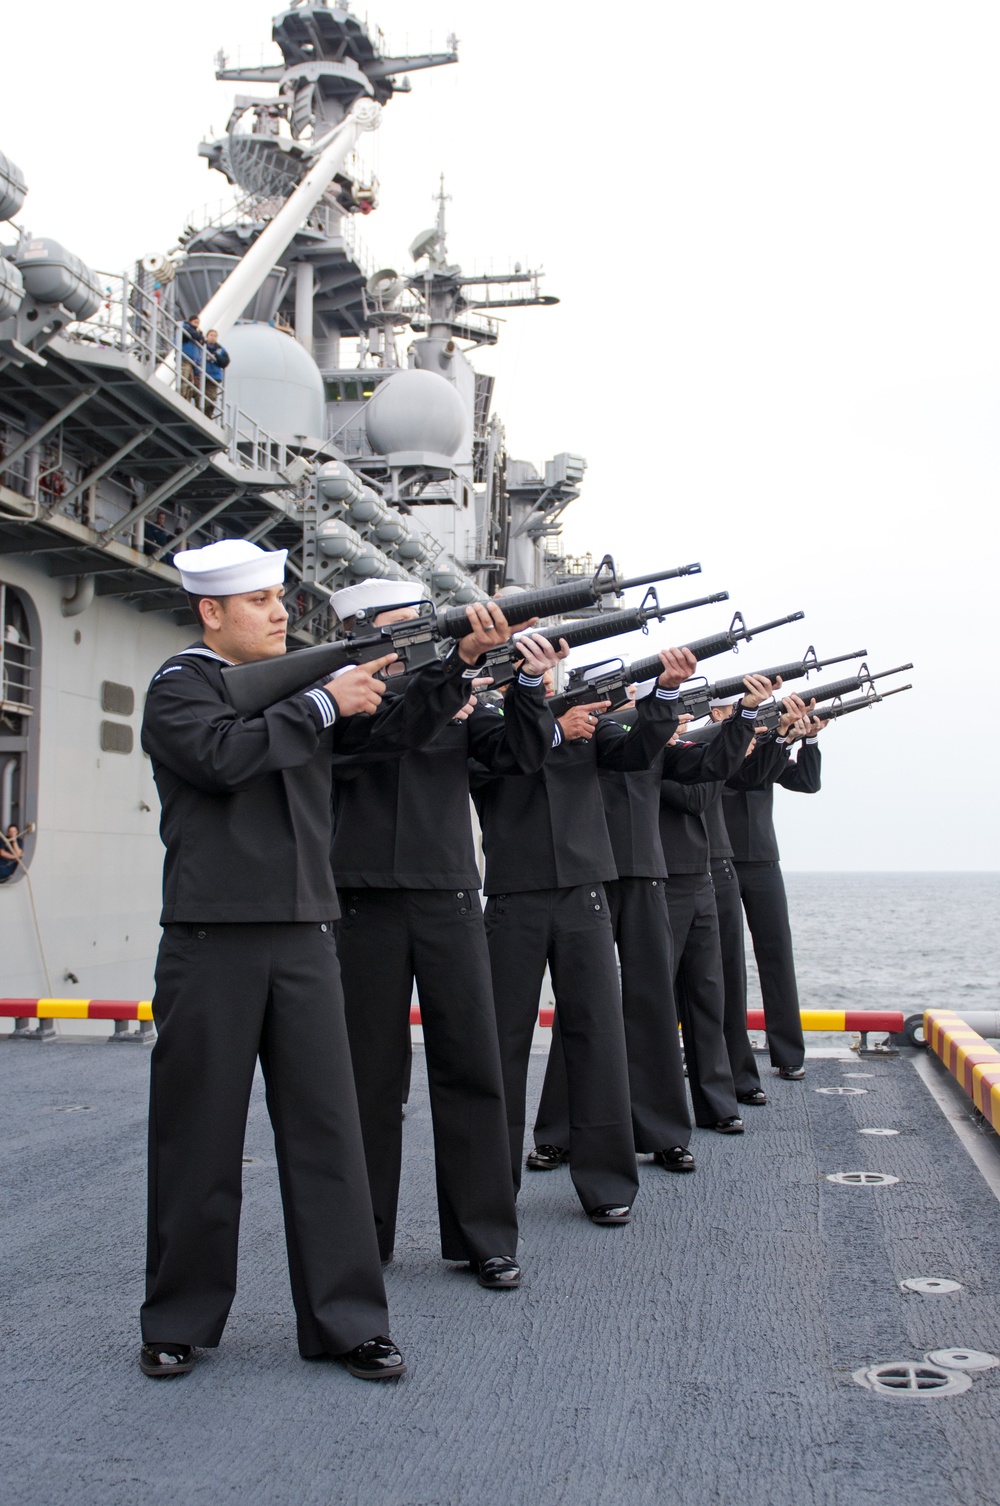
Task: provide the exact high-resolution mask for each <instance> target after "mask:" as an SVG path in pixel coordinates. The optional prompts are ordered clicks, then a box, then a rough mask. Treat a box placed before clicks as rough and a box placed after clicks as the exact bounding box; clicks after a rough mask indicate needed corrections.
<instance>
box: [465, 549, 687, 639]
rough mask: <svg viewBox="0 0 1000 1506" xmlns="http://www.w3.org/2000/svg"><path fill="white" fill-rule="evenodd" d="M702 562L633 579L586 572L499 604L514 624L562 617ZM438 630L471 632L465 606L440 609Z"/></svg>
mask: <svg viewBox="0 0 1000 1506" xmlns="http://www.w3.org/2000/svg"><path fill="white" fill-rule="evenodd" d="M700 570H701V566H700V565H678V566H676V568H674V569H672V570H655V571H654V572H653V573H652V574H651V575H637V576H635V577H634V578H633V579H631V580H617V579H616V578H615V576H614V575H601V574H600V573H598V574H597V575H592V576H587V578H586V579H585V580H581V581H568V582H567V583H566V584H565V585H562V586H543V587H541V588H540V589H539V590H537V591H522V592H519V593H518V594H517V595H516V596H504V597H501V598H500V602H499V605H500V607H501V609H502V611H503V613H504V615H505V617H506V618H507V621H508V622H509V623H511V625H512V626H517V625H518V624H519V623H522V622H529V621H530V620H531V618H532V617H560V616H562V614H563V613H564V612H579V611H582V610H583V608H584V607H594V606H597V605H599V603H600V601H601V598H602V597H603V596H608V595H610V594H614V595H616V596H620V595H621V593H622V592H623V591H627V590H628V589H629V588H630V587H631V586H645V585H654V584H655V583H656V582H657V581H660V580H673V579H675V578H676V577H677V576H679V575H696V574H697V573H698V572H699V571H700ZM437 625H438V632H439V633H440V634H441V637H442V638H464V637H465V636H466V635H467V634H468V633H471V631H472V628H471V627H470V625H469V619H468V617H467V616H466V613H465V608H464V607H449V608H447V609H446V610H445V611H443V612H439V613H438V617H437Z"/></svg>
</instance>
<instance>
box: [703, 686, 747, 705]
mask: <svg viewBox="0 0 1000 1506" xmlns="http://www.w3.org/2000/svg"><path fill="white" fill-rule="evenodd" d="M745 695H746V691H745V690H741V691H740V692H739V694H738V695H721V696H717V697H716V698H715V700H714V701H709V703H708V704H709V705H710V706H712V707H715V706H735V705H736V702H737V701H742V699H743V697H744V696H745Z"/></svg>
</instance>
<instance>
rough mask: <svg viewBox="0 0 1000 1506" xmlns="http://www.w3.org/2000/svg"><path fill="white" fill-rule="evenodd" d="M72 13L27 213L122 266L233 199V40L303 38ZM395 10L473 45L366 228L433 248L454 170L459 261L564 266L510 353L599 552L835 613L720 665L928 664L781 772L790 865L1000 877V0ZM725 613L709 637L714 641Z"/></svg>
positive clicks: (523, 450) (48, 84)
mask: <svg viewBox="0 0 1000 1506" xmlns="http://www.w3.org/2000/svg"><path fill="white" fill-rule="evenodd" d="M359 8H360V7H359ZM44 14H45V26H46V30H45V32H44V33H42V32H41V31H40V30H39V26H38V17H37V14H36V13H35V12H34V11H33V10H32V8H31V7H27V6H20V7H17V8H16V9H15V8H13V7H8V13H7V15H6V16H5V20H4V38H3V41H4V70H3V71H4V89H3V92H2V96H0V149H2V150H4V151H5V152H6V153H7V154H8V155H9V156H10V157H12V158H13V159H14V161H16V162H17V163H18V164H19V165H20V166H21V167H22V169H23V170H24V172H25V173H26V175H27V177H28V182H29V187H30V190H31V191H30V196H29V199H28V203H27V205H26V207H25V210H24V212H23V214H22V216H21V218H22V219H23V221H24V222H25V223H26V224H28V225H29V226H30V227H31V228H32V229H33V230H34V231H35V232H36V233H39V234H46V235H52V236H55V237H56V238H57V239H60V240H62V241H64V242H65V243H66V244H67V245H68V246H69V247H70V248H71V249H72V250H74V251H76V252H77V253H78V254H80V255H81V256H83V257H84V258H85V259H86V260H88V261H89V262H90V263H91V265H93V266H95V267H98V268H103V269H110V268H120V267H122V266H124V265H126V264H128V263H131V262H132V261H133V260H134V258H135V257H136V256H137V255H141V254H142V253H144V252H146V251H151V250H157V249H166V247H168V246H169V245H171V244H173V242H174V239H175V237H176V235H177V233H178V230H179V229H180V227H181V226H182V224H183V223H184V221H185V218H186V216H187V214H188V213H189V211H190V210H191V209H192V208H193V207H195V206H197V205H200V204H203V203H204V202H206V201H208V200H211V199H214V198H217V197H219V196H220V195H221V193H222V192H223V190H224V189H225V184H224V182H223V180H222V179H221V178H220V177H219V176H218V175H217V174H210V173H209V172H208V169H207V168H206V167H205V164H204V163H203V162H202V161H200V160H199V159H198V157H197V156H196V148H197V142H198V140H199V139H200V138H201V137H202V136H203V135H205V134H207V133H208V129H209V126H214V128H215V131H216V132H220V131H221V129H222V127H223V126H224V124H225V119H226V116H227V114H228V107H229V99H230V97H231V94H232V93H233V92H235V91H234V90H232V89H228V90H227V89H226V88H224V87H223V86H222V85H219V84H216V83H215V81H214V78H213V71H214V70H213V56H214V54H215V52H216V50H217V49H218V48H219V47H220V46H224V47H225V48H226V50H227V52H228V53H229V54H230V56H231V57H234V56H235V54H236V53H237V51H238V50H239V49H241V48H242V50H243V54H244V60H245V61H254V62H257V61H260V60H261V49H262V44H263V46H264V52H265V56H270V54H271V52H272V50H273V49H271V47H270V44H269V42H268V41H267V39H268V38H269V35H270V20H271V15H272V7H271V5H269V4H267V3H261V0H241V3H239V4H237V3H235V0H199V3H194V0H172V3H171V5H170V6H169V7H167V8H165V9H164V8H163V7H147V6H142V5H139V4H136V3H135V0H131V3H125V0H103V3H102V0H97V3H94V4H90V5H86V6H85V5H80V4H75V5H69V4H62V5H60V4H56V5H55V6H50V7H48V8H47V9H46V11H45V13H44ZM371 17H372V20H373V21H377V22H378V23H379V24H380V25H381V26H382V28H383V30H384V31H385V32H386V33H387V35H388V37H389V40H390V42H392V43H393V44H394V45H395V47H396V48H397V49H398V50H403V49H404V48H405V47H406V46H407V45H409V46H410V47H411V48H412V49H413V50H422V49H424V48H425V47H426V46H428V45H429V44H430V43H431V41H432V40H433V42H434V43H435V45H436V47H437V48H438V49H442V48H443V46H444V40H445V38H446V36H447V34H448V32H449V31H451V30H454V31H456V32H457V34H458V36H459V39H460V56H461V62H460V63H459V65H458V66H457V67H450V68H443V69H439V70H436V71H433V72H428V73H415V74H414V75H413V76H412V78H413V94H412V95H410V96H409V97H404V98H397V99H396V100H395V101H393V102H392V103H391V104H390V106H389V108H388V109H387V111H386V113H385V116H384V119H383V125H382V129H381V131H380V132H379V133H378V146H377V153H378V172H379V176H380V178H381V182H382V204H381V207H380V208H379V210H378V212H377V213H376V214H374V215H372V216H371V217H370V218H369V219H368V220H367V221H366V222H365V224H364V234H365V236H366V239H367V240H368V242H369V245H370V247H371V249H372V251H373V253H374V255H375V256H376V258H377V259H378V261H379V262H380V263H381V264H389V265H395V266H397V267H400V268H402V267H404V266H405V265H406V247H407V245H408V244H409V242H410V240H411V239H412V237H413V235H414V234H415V232H416V231H417V230H418V229H420V228H422V227H423V226H424V225H426V224H429V223H430V222H431V220H432V216H433V206H432V204H431V201H430V200H431V195H432V193H433V192H434V190H435V188H436V182H437V175H438V173H439V172H440V171H441V170H442V169H443V170H444V171H445V173H446V175H447V187H448V191H449V192H450V193H451V194H452V195H453V203H452V204H451V205H450V206H449V214H450V234H449V243H450V250H451V253H452V256H453V257H454V259H456V260H458V261H461V262H463V263H464V265H465V266H466V268H467V269H470V268H471V267H472V265H473V264H474V263H478V264H479V265H480V266H484V265H487V264H488V263H489V262H490V261H493V262H495V264H496V265H498V266H508V265H511V264H512V263H513V261H514V260H515V259H519V260H521V261H522V262H524V263H525V264H530V265H537V264H543V265H544V267H545V269H546V272H547V277H546V282H545V287H546V290H547V291H549V292H553V293H556V294H558V295H559V296H560V298H561V299H562V302H561V304H560V305H559V307H558V308H556V309H551V310H545V309H534V310H525V311H520V312H519V311H514V312H513V313H512V314H511V316H510V317H509V319H508V322H507V325H506V330H505V336H504V339H503V341H502V343H501V346H500V347H499V348H498V349H497V350H496V351H494V352H489V353H486V354H484V355H483V356H481V357H480V358H478V364H479V365H480V366H481V368H482V369H488V370H494V371H495V372H496V373H497V377H498V383H497V390H496V395H495V405H496V407H497V408H498V409H499V410H500V411H501V413H502V415H503V418H504V421H505V423H506V426H507V432H508V440H509V443H510V447H511V450H512V452H513V453H514V454H515V455H519V456H525V457H527V458H530V459H533V460H534V461H535V462H536V464H538V463H540V462H542V461H544V459H545V458H546V457H547V456H548V455H551V454H554V453H556V452H557V451H559V450H562V449H570V450H575V451H579V452H581V453H583V454H584V455H586V457H587V459H588V462H589V470H588V473H587V481H586V490H585V493H584V496H583V497H582V498H581V500H580V501H579V502H577V503H576V504H575V505H574V507H573V508H572V509H571V511H570V513H569V514H567V527H566V537H567V541H568V543H569V545H570V547H571V548H572V549H574V550H577V551H579V552H584V551H585V550H588V549H589V550H592V551H593V552H594V553H595V554H600V553H602V552H604V551H605V550H609V551H611V552H613V553H614V554H615V555H616V557H618V558H619V560H620V562H621V563H622V564H623V565H624V567H625V568H626V569H627V570H628V571H630V572H633V573H638V572H641V571H645V570H648V569H651V568H654V567H655V566H656V565H658V564H679V563H681V562H682V561H687V560H690V559H700V560H701V561H702V563H703V565H704V574H703V575H702V576H700V577H697V578H695V579H694V580H692V581H690V582H688V583H686V584H684V585H683V586H682V587H681V588H680V589H679V590H678V591H677V592H676V594H675V595H674V599H680V596H681V594H683V595H684V596H694V595H700V594H703V593H707V592H708V591H711V590H718V589H728V590H729V591H730V593H731V596H732V605H733V606H734V607H739V608H741V609H742V610H743V611H744V612H745V614H746V615H747V618H748V620H753V619H756V620H758V621H759V620H763V619H765V618H768V617H773V616H778V615H783V614H784V613H785V612H788V611H791V610H794V609H796V608H799V607H801V608H803V609H804V610H805V611H806V613H807V621H806V622H804V623H803V624H802V627H801V629H792V628H786V629H782V630H781V631H779V632H777V633H774V634H772V635H770V636H769V637H768V638H766V639H761V640H760V649H759V651H757V652H753V651H751V652H750V653H749V654H747V655H741V656H740V658H739V659H725V660H717V661H715V665H714V670H715V672H717V673H718V674H720V675H721V674H728V673H730V672H735V671H736V669H737V668H738V667H740V666H743V665H745V666H746V668H747V669H750V668H753V667H757V666H758V665H762V664H766V663H768V662H775V661H776V660H777V659H784V658H794V657H797V656H798V655H799V654H800V653H801V652H802V650H803V649H804V648H805V646H806V643H808V642H814V643H815V644H816V646H817V648H818V650H819V651H820V652H821V653H823V652H826V653H837V652H843V651H846V650H850V649H854V648H860V647H866V648H868V649H869V650H870V662H871V665H872V668H873V669H879V668H883V667H891V666H892V665H894V664H897V663H902V662H905V661H906V660H909V659H913V660H914V661H915V662H916V664H917V668H916V669H915V670H914V672H913V675H912V676H907V677H906V678H914V679H915V681H916V684H917V689H915V690H914V691H913V692H911V693H910V694H909V695H907V696H901V697H898V698H897V699H895V700H893V701H890V702H888V703H886V704H885V705H884V706H880V707H877V708H876V709H875V710H874V711H872V712H866V713H861V714H860V715H858V716H854V717H851V718H850V719H847V720H844V721H843V722H842V723H841V724H840V725H839V726H836V727H834V728H832V729H831V730H830V731H829V732H828V733H827V734H825V736H824V742H823V747H824V755H825V770H824V772H825V781H826V782H825V786H824V790H823V793H822V794H821V795H820V797H819V798H817V799H813V800H808V801H806V800H802V799H799V798H797V797H795V796H790V795H786V794H785V793H784V792H779V793H778V795H777V797H776V804H777V805H778V806H780V810H779V817H778V819H779V831H780V836H781V843H782V851H783V855H784V859H785V864H786V866H787V867H790V868H806V869H823V868H838V869H862V868H867V869H897V868H898V869H921V868H923V869H943V868H954V869H971V868H984V869H995V868H997V867H1000V863H998V860H997V841H998V836H1000V821H998V814H1000V813H998V804H1000V796H998V793H997V791H998V788H1000V781H998V780H997V778H996V772H995V771H996V755H995V752H994V749H995V746H996V742H997V732H998V730H1000V729H998V725H997V722H998V718H997V712H996V704H997V691H996V688H995V686H994V685H993V684H992V676H993V673H994V669H995V666H996V665H997V664H1000V649H998V645H997V643H996V642H995V632H994V629H995V624H996V619H997V612H996V605H997V596H998V593H997V585H996V573H997V526H996V522H995V511H996V504H997V495H998V483H1000V443H998V431H997V422H996V413H997V408H998V400H1000V369H998V358H997V348H998V325H1000V273H998V268H1000V254H998V253H1000V245H998V240H1000V211H998V202H997V155H998V148H997V142H998V140H1000V91H998V89H997V84H996V76H997V54H998V43H1000V9H998V8H997V7H996V5H995V4H989V3H962V0H951V3H949V4H948V5H945V4H944V3H942V0H938V3H936V4H928V3H923V0H906V3H899V0H841V3H840V4H838V5H819V4H817V3H815V0H789V3H776V0H750V3H748V0H715V3H711V0H699V3H690V0H689V3H686V4H679V3H676V0H664V3H658V4H652V3H648V0H647V3H644V4H638V5H632V6H627V7H626V6H619V7H614V6H608V5H606V4H596V3H593V0H575V3H570V0H541V3H535V4H532V5H528V4H524V3H520V0H519V3H507V4H505V5H504V6H502V7H498V6H486V5H484V4H482V3H481V0H480V3H472V0H426V3H423V4H421V5H419V6H416V5H414V4H413V3H412V0H411V3H409V4H407V3H404V0H381V3H379V4H375V3H374V0H373V5H372V9H371ZM273 51H274V56H275V57H276V56H277V52H276V50H273ZM241 87H242V88H243V90H244V91H245V92H253V91H252V89H251V87H250V86H247V85H244V86H241ZM689 588H690V589H689ZM723 615H724V614H723V611H722V609H712V610H706V611H704V612H701V613H698V614H696V615H695V616H693V617H688V618H685V619H679V620H678V621H683V622H684V625H685V629H686V631H687V633H688V634H689V635H690V636H696V635H701V634H703V633H707V632H709V631H711V630H712V629H713V628H714V627H715V626H716V625H720V626H721V625H722V617H723ZM636 643H638V644H639V647H638V649H637V650H636V651H637V652H642V651H644V649H645V647H646V640H632V643H631V645H630V646H634V645H635V644H636ZM824 678H826V676H824Z"/></svg>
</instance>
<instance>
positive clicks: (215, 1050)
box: [139, 539, 468, 1380]
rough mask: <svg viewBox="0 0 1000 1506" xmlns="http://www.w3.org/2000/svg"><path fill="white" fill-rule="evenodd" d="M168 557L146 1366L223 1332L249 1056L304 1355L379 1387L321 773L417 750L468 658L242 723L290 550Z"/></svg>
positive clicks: (278, 637) (442, 720) (388, 1360)
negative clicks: (401, 688)
mask: <svg viewBox="0 0 1000 1506" xmlns="http://www.w3.org/2000/svg"><path fill="white" fill-rule="evenodd" d="M174 564H175V565H176V566H177V568H178V570H179V571H180V575H181V581H182V584H183V586H184V589H185V590H186V591H187V592H188V593H189V600H190V601H191V604H192V608H193V610H194V611H195V612H196V613H197V616H198V619H199V622H200V625H201V630H202V635H201V641H200V642H197V643H195V644H193V645H192V646H191V647H190V648H189V649H186V650H184V651H183V652H181V653H179V654H175V655H174V656H173V657H172V658H171V659H169V660H168V661H167V663H166V664H164V665H163V667H162V668H161V669H160V670H159V671H158V673H157V674H156V675H154V677H153V681H152V684H151V685H150V688H149V693H148V696H147V700H146V707H145V712H144V715H143V724H142V746H143V748H144V749H145V751H146V752H147V753H148V754H149V756H150V758H151V760H152V765H153V775H154V778H155V780H156V786H157V791H158V793H159V796H160V802H161V805H162V815H161V821H160V834H161V837H162V839H163V842H164V845H165V846H166V856H165V860H164V874H163V911H162V915H161V923H162V925H163V939H162V941H161V943H160V950H159V955H158V958H157V963H156V991H155V995H154V998H153V1018H154V1020H155V1022H156V1029H157V1038H156V1044H155V1045H154V1047H153V1052H152V1058H151V1063H150V1100H149V1212H148V1239H147V1262H146V1300H145V1302H144V1303H143V1306H142V1315H141V1316H142V1338H143V1345H142V1348H141V1350H140V1358H139V1363H140V1367H141V1369H142V1370H143V1372H144V1373H145V1374H146V1375H149V1376H155V1377H164V1376H176V1375H183V1374H185V1373H186V1372H187V1371H189V1370H190V1369H191V1368H192V1366H193V1364H194V1361H195V1349H196V1348H201V1347H204V1348H214V1347H215V1346H216V1345H218V1343H219V1340H220V1338H221V1336H222V1331H223V1328H224V1327H225V1323H226V1318H227V1316H228V1314H229V1309H230V1306H231V1304H232V1300H233V1296H234V1294H235V1291H236V1260H237V1242H238V1236H239V1218H240V1202H241V1196H242V1172H243V1166H242V1155H243V1141H244V1134H245V1130H246V1121H247V1110H248V1106H249V1100H250V1090H251V1085H252V1083H253V1076H254V1069H255V1067H256V1063H257V1060H258V1058H259V1060H260V1063H261V1066H262V1068H263V1072H264V1080H265V1084H266V1088H267V1105H268V1112H269V1114H270V1116H271V1123H272V1125H273V1127H274V1136H275V1148H276V1151H277V1160H278V1176H279V1182H280V1186H281V1196H282V1204H283V1208H284V1215H285V1237H286V1241H287V1245H288V1265H289V1273H290V1276H291V1285H292V1297H293V1301H294V1306H295V1314H296V1321H297V1330H298V1345H299V1352H300V1354H301V1355H302V1356H303V1358H305V1359H332V1358H336V1359H338V1360H340V1361H341V1362H342V1363H343V1364H344V1365H345V1366H346V1367H347V1369H348V1370H349V1371H350V1372H351V1374H353V1375H356V1376H359V1377H361V1378H363V1379H371V1380H381V1379H392V1378H395V1377H398V1376H399V1375H401V1374H402V1373H403V1370H404V1368H405V1366H404V1362H403V1358H402V1355H401V1354H400V1353H399V1350H398V1349H397V1348H396V1346H395V1345H394V1344H393V1343H392V1341H391V1339H390V1338H389V1337H388V1336H387V1332H388V1314H387V1309H386V1300H385V1290H384V1287H383V1283H382V1272H381V1268H380V1266H379V1256H378V1242H377V1239H376V1235H375V1225H374V1220H373V1218H372V1207H371V1197H370V1194H369V1191H368V1179H367V1176H366V1173H365V1161H364V1149H363V1146H362V1141H361V1129H360V1124H359V1122H358V1109H357V1100H356V1098H355V1093H354V1078H353V1075H352V1072H351V1063H350V1056H349V1052H348V1044H347V1032H346V1028H345V1025H344V1013H343V997H342V994H341V988H340V975H339V971H338V967H337V954H336V950H335V942H334V930H333V922H334V920H335V919H336V916H337V894H336V889H335V888H334V884H333V876H332V874H331V872H330V836H331V831H330V802H331V785H332V767H331V765H332V756H333V752H334V750H335V749H339V750H340V751H342V752H357V751H358V750H360V749H362V748H364V749H366V750H367V751H368V753H370V754H373V753H376V752H377V753H378V754H379V755H382V756H396V755H398V754H399V753H402V752H403V751H405V750H406V749H407V748H409V747H414V746H419V745H420V744H421V743H423V742H426V741H429V740H430V739H431V738H432V737H434V736H435V735H436V734H437V733H438V731H440V729H441V728H442V727H443V726H445V725H446V724H447V723H448V721H450V719H451V718H452V717H453V716H454V715H455V713H456V712H457V711H458V709H459V708H460V706H461V705H462V704H463V703H464V701H465V700H466V698H467V694H468V692H467V689H466V688H465V682H464V681H463V671H464V669H465V667H466V666H465V664H464V663H463V662H462V660H461V658H460V657H459V654H460V653H461V649H460V650H459V654H456V655H453V656H452V657H451V658H449V659H447V660H445V661H442V662H440V663H439V664H435V665H432V666H430V667H428V668H427V669H426V670H424V671H422V672H421V674H420V675H418V676H416V677H415V678H414V679H413V680H412V682H411V684H410V686H409V689H408V691H407V693H406V695H405V696H402V697H398V698H395V699H394V701H393V702H392V703H389V704H383V702H382V693H383V690H384V685H383V684H382V682H381V681H379V680H377V679H375V678H373V677H374V676H375V675H376V674H377V673H378V672H379V670H381V669H383V668H385V667H386V666H387V665H388V664H390V663H391V661H392V659H393V657H394V656H393V655H388V656H386V657H384V658H382V659H377V660H374V661H372V662H371V663H369V664H366V665H365V666H363V667H362V668H355V669H352V670H350V671H349V672H348V673H346V674H343V675H341V676H339V677H338V678H337V679H334V680H331V681H330V682H329V683H328V684H326V685H324V686H322V687H316V688H315V689H312V690H306V691H304V692H303V693H301V694H298V695H294V696H291V697H289V698H288V699H287V700H284V701H280V702H279V703H278V704H276V705H274V706H271V707H269V708H268V709H267V710H266V711H264V712H263V713H262V714H261V715H259V716H254V717H241V716H238V715H237V714H236V712H235V711H234V710H233V708H232V706H231V705H230V704H229V701H228V698H227V696H226V691H225V684H224V680H223V676H222V670H223V668H224V667H225V666H226V665H227V664H245V663H250V662H252V661H255V660H261V659H268V658H271V657H274V656H276V655H280V654H283V653H284V652H285V628H286V624H287V621H288V613H287V612H286V610H285V608H284V605H283V604H282V595H283V592H284V586H283V584H282V582H283V577H284V568H285V551H284V550H274V551H268V550H263V549H260V548H258V547H257V546H256V545H255V544H251V543H248V542H247V541H246V540H243V539H238V540H224V541H220V542H219V543H215V544H210V545H208V546H207V547H206V548H204V549H195V550H185V551H182V552H180V553H178V554H176V555H175V556H174Z"/></svg>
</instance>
